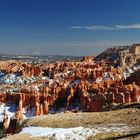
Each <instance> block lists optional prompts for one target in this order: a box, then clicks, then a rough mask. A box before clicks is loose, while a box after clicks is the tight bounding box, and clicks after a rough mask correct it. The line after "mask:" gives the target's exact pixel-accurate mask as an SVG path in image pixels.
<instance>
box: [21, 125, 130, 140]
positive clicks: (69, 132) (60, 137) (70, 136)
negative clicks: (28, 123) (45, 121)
mask: <svg viewBox="0 0 140 140" xmlns="http://www.w3.org/2000/svg"><path fill="white" fill-rule="evenodd" d="M126 131H129V129H128V128H127V126H126V125H123V124H111V125H108V126H106V127H94V128H93V127H92V128H84V127H74V128H49V127H26V128H23V130H22V132H20V134H24V133H26V134H30V135H31V137H44V136H45V137H48V138H53V139H54V140H85V139H86V138H87V137H89V136H91V135H92V136H95V135H96V134H98V133H106V132H126Z"/></svg>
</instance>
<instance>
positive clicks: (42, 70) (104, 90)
mask: <svg viewBox="0 0 140 140" xmlns="http://www.w3.org/2000/svg"><path fill="white" fill-rule="evenodd" d="M139 47H140V46H139V45H138V44H137V45H133V46H131V47H130V46H128V47H123V48H120V49H118V48H111V49H108V50H107V52H104V53H103V54H104V55H105V56H106V57H107V59H103V60H99V58H100V57H101V56H102V57H103V54H101V55H99V56H98V57H96V58H95V59H94V58H93V57H84V58H83V60H79V61H68V62H64V61H59V62H55V63H47V64H46V63H42V64H33V63H28V62H22V61H1V62H0V102H1V103H2V105H3V106H2V108H3V109H2V110H1V111H0V116H1V118H0V120H2V121H3V126H4V128H5V129H7V130H8V131H7V132H9V133H10V132H11V130H12V126H13V125H14V123H16V121H17V122H18V121H20V120H22V119H24V118H28V117H31V116H40V115H47V114H49V113H58V112H62V111H63V112H64V111H67V110H70V111H75V112H77V111H89V112H99V111H102V110H103V108H104V107H107V106H110V105H112V104H121V103H130V102H138V103H139V102H140V85H139V83H140V81H139V77H140V76H139V74H140V67H139V65H138V64H135V63H136V61H137V59H135V58H139V52H140V51H139ZM115 52H116V55H115V54H114V53H115ZM123 53H124V54H127V56H129V55H130V54H134V57H135V58H134V59H135V61H134V60H133V62H132V63H131V64H135V66H133V65H131V66H130V65H127V63H128V60H127V58H123V57H124V56H122V55H124V54H123ZM112 56H113V57H117V58H116V60H117V61H112V60H110V57H112ZM132 56H133V55H132ZM97 58H98V59H97ZM121 59H122V61H124V62H123V63H124V64H123V66H121V65H120V66H119V65H118V64H119V63H118V62H120V60H121ZM124 59H125V60H124ZM131 59H132V58H131ZM126 66H127V67H126ZM125 67H126V68H125ZM6 115H7V116H8V118H7V120H6V117H5V116H6ZM8 126H9V127H8ZM11 133H12V132H11Z"/></svg>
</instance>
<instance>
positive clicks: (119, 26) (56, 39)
mask: <svg viewBox="0 0 140 140" xmlns="http://www.w3.org/2000/svg"><path fill="white" fill-rule="evenodd" d="M139 6H140V0H1V1H0V53H6V54H25V55H26V54H27V55H28V54H31V55H73V56H83V55H97V54H98V53H100V52H101V51H103V50H105V49H106V48H108V47H111V46H116V45H127V44H128V45H129V44H133V43H140V8H139Z"/></svg>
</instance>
